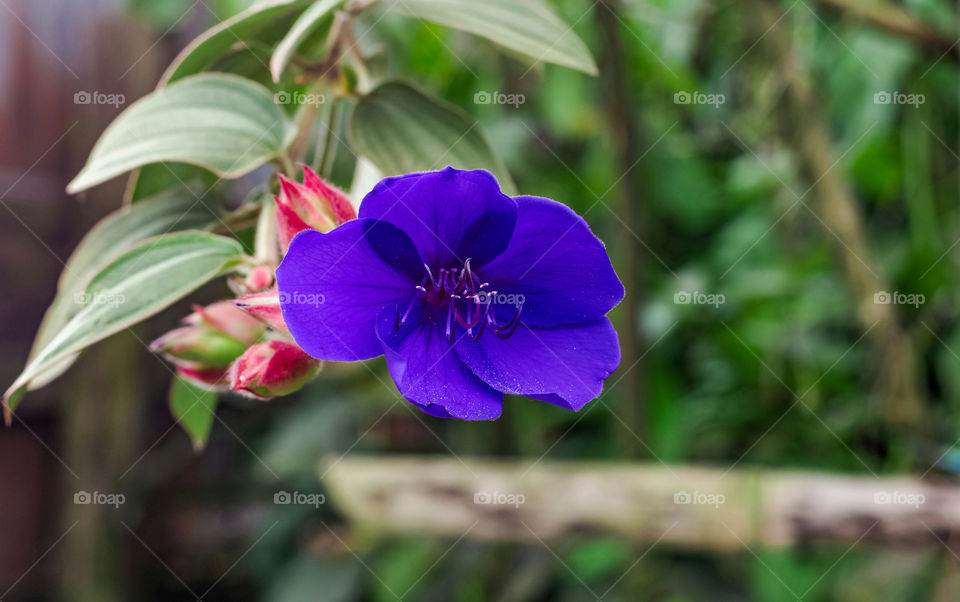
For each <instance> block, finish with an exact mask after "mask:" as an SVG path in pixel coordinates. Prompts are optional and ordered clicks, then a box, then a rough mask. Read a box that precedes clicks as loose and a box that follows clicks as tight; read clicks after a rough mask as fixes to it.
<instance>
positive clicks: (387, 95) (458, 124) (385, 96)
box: [347, 81, 515, 194]
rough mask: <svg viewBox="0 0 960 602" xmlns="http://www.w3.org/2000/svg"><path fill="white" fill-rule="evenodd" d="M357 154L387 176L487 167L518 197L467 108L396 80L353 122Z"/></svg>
mask: <svg viewBox="0 0 960 602" xmlns="http://www.w3.org/2000/svg"><path fill="white" fill-rule="evenodd" d="M347 133H348V136H349V139H350V145H351V146H352V147H353V150H354V151H355V152H356V153H357V154H359V155H362V156H363V157H366V158H367V159H369V160H370V161H371V162H373V164H374V165H376V166H377V168H378V169H379V170H380V171H381V172H383V174H384V175H385V176H393V175H399V174H405V173H411V172H416V171H432V170H436V169H440V168H443V167H446V166H447V165H449V166H451V167H456V168H458V169H486V170H488V171H490V172H491V173H493V175H495V176H496V177H497V179H498V180H499V181H500V186H501V188H503V190H504V192H506V193H507V194H514V193H515V189H514V184H513V180H512V179H511V178H510V174H509V173H508V172H507V168H506V167H505V166H504V165H503V162H501V161H500V159H499V158H498V157H497V156H496V155H495V154H494V152H493V149H492V148H490V144H489V143H487V139H486V137H484V135H483V133H482V132H481V131H480V129H479V126H478V125H477V123H476V122H475V121H474V120H473V118H472V117H470V115H469V114H467V113H466V112H465V111H463V109H460V108H459V107H457V106H455V105H452V104H450V103H447V102H444V101H442V100H438V99H435V98H430V97H429V96H427V95H426V94H424V93H423V92H421V91H420V90H417V89H416V88H413V87H411V86H410V85H408V84H405V83H403V82H397V81H390V82H385V83H383V84H381V85H380V86H378V87H377V88H375V89H374V90H373V91H372V92H370V94H369V95H368V96H365V97H363V98H361V99H360V101H359V102H358V103H357V106H356V108H355V109H354V111H353V115H352V116H351V118H350V125H349V127H348V131H347Z"/></svg>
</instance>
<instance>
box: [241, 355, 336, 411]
mask: <svg viewBox="0 0 960 602" xmlns="http://www.w3.org/2000/svg"><path fill="white" fill-rule="evenodd" d="M321 363H322V362H321V361H320V360H317V359H314V358H312V357H310V356H309V355H307V354H306V352H304V351H303V350H302V349H300V348H299V347H297V346H296V345H295V344H293V343H288V342H287V341H267V342H265V343H257V344H256V345H253V346H252V347H250V348H249V349H247V350H246V351H245V352H244V354H243V355H241V356H240V358H239V359H238V360H237V361H236V362H234V364H233V366H231V367H230V388H231V389H233V390H234V391H237V392H239V393H242V394H244V395H247V396H249V397H253V398H255V399H269V398H271V397H278V396H280V395H288V394H290V393H293V392H294V391H296V390H297V389H299V388H301V387H302V386H303V385H305V384H306V383H307V382H308V381H309V380H310V379H312V378H313V377H314V376H315V375H316V374H317V372H318V371H319V370H320V365H321Z"/></svg>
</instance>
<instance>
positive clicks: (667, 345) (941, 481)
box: [0, 0, 960, 601]
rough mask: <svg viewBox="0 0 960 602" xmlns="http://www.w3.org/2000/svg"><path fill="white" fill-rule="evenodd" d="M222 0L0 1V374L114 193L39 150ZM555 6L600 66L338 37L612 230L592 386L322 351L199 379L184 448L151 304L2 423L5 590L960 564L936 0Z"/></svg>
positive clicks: (140, 75)
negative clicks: (201, 428) (69, 192)
mask: <svg viewBox="0 0 960 602" xmlns="http://www.w3.org/2000/svg"><path fill="white" fill-rule="evenodd" d="M247 4H249V3H248V2H244V1H242V0H195V1H194V0H164V1H163V2H152V1H149V0H129V1H127V2H123V1H121V0H69V1H68V0H47V1H44V2H33V1H29V0H0V200H2V205H3V207H2V208H0V257H2V261H0V282H3V291H4V295H3V296H2V297H0V318H2V319H0V331H2V337H0V358H2V360H3V361H2V362H0V377H2V378H0V380H2V381H3V382H7V383H9V382H12V381H13V379H14V378H15V377H16V375H17V374H18V372H19V371H20V369H21V368H22V366H23V363H24V361H25V359H26V357H27V353H28V351H29V348H30V344H31V341H32V339H33V335H34V334H35V332H36V329H37V327H38V325H39V322H40V319H41V317H42V315H43V311H44V310H45V308H46V306H47V305H48V304H49V302H50V301H51V299H52V298H53V294H54V291H55V286H56V281H57V277H58V275H59V273H60V271H61V269H62V266H63V261H64V260H65V259H66V258H67V257H68V256H69V254H70V252H71V250H72V249H73V248H74V247H75V246H76V244H77V242H78V241H79V240H80V238H81V237H82V236H83V234H84V233H85V232H86V231H87V230H88V229H89V228H90V227H91V226H92V225H93V224H94V223H96V221H97V220H98V219H99V218H100V217H102V216H103V215H105V214H106V213H108V212H109V211H112V210H114V209H116V208H117V207H119V206H120V203H121V197H122V192H123V187H124V182H123V179H122V178H121V179H118V180H116V181H114V182H111V183H109V184H107V185H104V186H100V187H98V188H96V189H95V190H93V191H91V192H90V193H88V194H86V195H84V196H82V197H80V198H72V197H68V196H66V194H65V193H64V186H65V184H66V182H67V181H69V179H70V178H71V177H72V176H73V175H75V174H76V173H77V171H78V170H79V168H80V166H82V164H83V162H84V160H85V159H86V157H87V155H88V153H89V151H90V148H91V147H92V145H93V143H94V142H95V141H96V139H97V137H98V136H99V134H100V133H101V132H102V130H103V129H104V128H105V127H106V125H107V124H109V122H110V121H111V120H112V119H113V118H114V117H116V115H117V114H119V112H120V111H121V110H123V108H124V107H125V106H128V105H129V103H131V102H133V101H134V100H136V99H137V98H139V97H141V96H142V95H144V94H146V93H148V92H149V91H151V90H152V89H153V87H154V86H155V85H156V82H157V80H158V78H159V76H160V74H161V72H162V71H163V69H164V68H165V67H166V65H167V64H169V62H170V60H171V59H172V58H173V56H174V55H175V54H176V53H177V52H178V51H179V50H180V49H181V48H183V47H184V46H185V45H186V44H187V43H188V42H189V41H190V40H191V39H192V38H194V37H195V36H196V35H198V34H199V33H200V32H202V31H203V30H204V29H206V28H208V27H210V26H211V25H213V24H216V23H218V22H220V21H222V20H223V19H225V18H227V17H229V16H231V15H233V14H235V13H236V12H237V11H239V10H242V9H243V8H244V7H245V6H246V5H247ZM551 4H552V5H553V6H554V8H555V9H556V11H557V12H558V14H560V15H561V17H562V18H563V20H564V21H565V22H566V23H568V24H570V25H571V26H572V27H573V29H574V30H575V31H576V33H577V34H578V35H579V36H581V37H582V38H583V39H584V40H585V42H586V43H587V45H588V46H589V47H590V49H591V50H592V52H593V54H594V56H595V57H596V59H597V62H598V65H599V69H600V75H599V77H597V78H592V77H589V76H587V75H584V74H581V73H577V72H574V71H571V70H566V69H562V68H559V67H554V66H546V67H544V66H543V65H536V66H530V65H529V64H528V63H525V62H522V61H518V60H516V59H515V58H512V57H510V56H507V55H505V54H503V53H502V52H500V51H498V50H497V49H496V48H495V47H494V46H492V45H491V44H489V43H487V42H485V41H482V40H480V39H478V38H475V37H472V36H468V35H466V34H462V33H458V32H454V31H450V30H448V29H445V28H442V27H435V26H430V25H426V24H424V23H421V22H419V21H416V20H412V19H408V18H404V17H400V16H393V15H389V16H387V17H385V18H384V19H383V20H382V21H381V22H380V23H379V24H378V29H377V34H376V35H374V34H371V35H370V39H367V40H366V41H365V43H367V44H381V45H384V46H385V47H387V48H388V49H389V54H390V61H391V62H390V65H389V69H390V71H392V72H395V73H397V74H405V75H407V76H408V77H410V78H411V79H413V80H414V81H416V82H419V84H420V85H421V86H423V87H424V88H426V89H428V90H429V91H431V92H432V93H434V94H435V95H437V96H439V97H441V98H445V99H447V100H449V101H451V102H453V103H455V104H457V105H459V106H460V107H462V108H464V109H465V110H466V111H468V112H469V113H471V114H472V115H474V116H475V117H476V118H477V120H478V121H479V122H480V124H481V127H482V128H483V129H484V130H485V131H486V133H487V134H488V136H489V138H490V140H491V142H492V145H493V146H494V148H495V149H496V150H497V151H498V152H499V153H500V154H501V156H502V157H503V158H504V160H505V162H506V164H507V166H508V167H509V169H510V171H511V173H512V174H513V175H514V177H515V179H516V181H517V184H518V188H519V189H520V190H521V191H523V192H524V193H525V194H535V195H540V196H547V197H551V198H554V199H557V200H560V201H562V202H564V203H567V204H568V205H570V206H571V207H573V208H574V209H575V210H576V211H577V212H578V213H580V214H581V215H583V216H584V217H585V219H586V220H587V221H588V223H589V224H590V225H591V227H592V228H593V230H594V232H595V233H596V234H597V235H598V236H600V237H601V238H602V239H603V240H605V241H606V243H607V246H608V249H609V251H610V254H611V256H612V258H613V262H614V266H615V267H616V269H617V271H618V273H619V274H620V276H621V278H622V279H623V281H624V283H625V285H626V287H627V291H628V294H627V298H626V300H625V302H624V303H623V304H621V305H620V307H619V308H617V310H615V311H614V313H613V315H612V318H613V319H614V321H615V322H616V324H617V325H618V330H619V332H620V334H621V344H622V351H623V363H622V366H621V369H620V370H619V372H618V373H616V374H615V375H614V376H613V377H611V379H610V380H609V381H608V382H607V385H606V388H605V391H604V394H603V396H602V397H601V398H600V399H599V400H597V401H594V402H592V403H591V404H589V405H588V406H587V407H586V408H584V409H583V410H582V411H581V412H579V413H572V412H568V411H566V410H562V409H560V408H558V407H554V406H551V405H547V404H542V403H538V402H534V401H531V400H528V399H523V398H508V399H507V401H506V404H505V408H504V414H503V417H502V418H501V419H500V420H498V421H496V422H493V423H457V422H452V421H443V420H439V419H434V418H431V417H429V416H426V415H420V414H417V413H415V411H413V410H411V409H410V408H409V406H408V405H407V404H405V402H402V401H400V402H398V398H397V393H396V391H395V389H393V385H392V383H390V379H389V378H388V377H387V374H386V370H385V366H384V364H383V362H382V360H372V361H370V362H366V364H365V365H328V366H327V368H326V370H325V372H324V374H323V375H322V376H321V377H320V378H319V379H318V380H317V381H315V383H314V384H313V385H311V386H310V387H309V388H307V389H305V390H304V391H301V392H300V393H299V394H297V395H295V396H291V397H288V398H283V399H277V400H274V401H272V402H270V403H269V404H262V403H259V402H250V401H246V400H241V399H236V398H225V399H224V400H223V401H222V402H221V404H220V407H219V409H218V420H217V421H216V423H215V424H214V428H213V433H212V436H211V438H210V441H209V444H208V446H207V449H206V450H205V451H204V452H203V453H200V454H197V453H195V452H194V451H193V450H192V448H191V445H190V441H189V439H188V438H187V436H186V435H185V434H184V433H183V432H182V431H181V430H180V429H179V428H178V427H177V426H176V425H175V424H174V421H173V419H172V418H171V417H170V413H169V411H168V408H167V400H166V392H167V388H168V383H169V379H170V371H169V368H168V367H167V366H166V365H165V364H164V363H163V361H161V360H160V359H159V358H158V357H156V356H153V355H152V354H150V353H149V352H148V351H147V350H146V348H145V347H144V345H143V342H146V341H150V340H152V338H153V337H155V336H157V335H159V334H160V333H162V332H165V331H166V330H168V329H170V328H171V327H172V326H173V325H174V324H175V323H176V321H177V320H178V319H179V318H180V317H181V316H182V315H184V314H185V313H187V312H188V311H189V305H188V303H187V302H184V303H181V304H178V306H177V307H174V308H171V309H170V310H169V311H167V312H165V313H164V314H162V315H161V316H159V317H157V318H155V319H153V320H151V321H150V322H149V323H148V324H146V325H145V326H141V327H138V328H135V329H133V332H131V333H124V334H121V335H117V336H115V337H113V338H111V339H109V340H108V341H106V342H104V343H102V344H100V345H98V346H97V347H95V348H94V349H92V350H90V351H88V352H87V353H85V354H84V356H83V358H82V359H81V361H80V362H78V364H77V365H75V366H74V367H73V368H72V369H71V370H70V371H69V372H68V373H67V374H66V375H65V376H64V377H63V378H61V379H60V380H58V381H56V382H55V383H54V384H52V385H50V386H48V387H46V388H44V389H42V390H39V391H37V392H35V393H32V394H31V395H30V397H29V398H28V400H27V403H24V404H23V405H22V406H21V409H20V410H19V411H18V419H17V420H15V422H14V425H13V426H12V427H11V428H8V429H3V430H0V459H2V461H0V599H2V600H10V601H15V600H71V601H72V600H82V601H86V600H91V601H96V600H199V599H201V598H202V599H204V600H209V601H213V600H270V601H293V600H384V601H390V600H399V599H403V600H457V601H461V600H462V601H473V600H564V601H566V600H570V601H577V600H598V599H604V600H670V601H681V600H799V599H803V600H811V601H812V600H934V599H936V600H956V599H958V597H960V590H958V586H960V493H958V486H957V484H956V478H957V473H958V471H960V450H955V446H956V445H957V444H958V443H960V441H958V437H960V303H958V293H960V276H958V260H960V250H958V249H957V248H956V247H957V246H958V243H960V205H958V195H960V170H958V166H960V156H958V153H960V116H958V99H960V80H958V62H960V50H958V46H960V44H958V18H960V6H958V4H957V3H955V2H950V1H948V0H897V1H891V0H887V1H876V2H874V1H872V0H795V1H793V0H785V1H783V2H779V1H775V0H715V1H709V0H619V1H618V0H600V1H598V2H592V1H591V0H551ZM367 25H369V23H365V22H360V23H358V24H357V28H358V31H363V30H364V27H365V26H367ZM374 38H376V39H374ZM96 93H100V94H101V95H116V96H114V97H113V98H114V99H115V100H117V102H115V103H113V104H97V103H89V104H84V102H83V98H84V97H83V94H88V95H94V94H96ZM78 94H79V95H80V96H77V95H78ZM498 95H499V96H498ZM510 95H513V96H510ZM498 99H499V100H498ZM345 155H348V153H346V152H344V153H341V154H340V156H341V157H342V159H341V163H343V165H340V164H339V163H338V165H337V171H336V172H335V178H334V179H335V180H336V181H337V183H338V184H340V185H341V186H345V187H346V186H348V185H349V184H350V181H349V178H350V174H351V173H352V169H351V165H350V158H349V156H345ZM268 176H269V171H266V172H257V173H255V174H253V175H252V176H249V177H248V178H246V179H245V181H242V182H239V183H232V184H229V185H226V186H222V187H221V188H219V189H218V190H217V191H215V192H214V193H213V194H214V196H217V195H219V197H218V198H219V200H221V201H223V202H225V203H231V202H232V203H233V204H236V203H237V202H239V201H240V200H241V199H242V198H243V190H244V187H245V186H246V188H247V189H249V187H251V186H253V185H255V183H256V182H257V181H263V180H265V179H266V178H267V177H268ZM246 180H249V182H248V181H246ZM225 294H226V289H225V287H224V286H223V285H222V284H215V285H211V286H210V287H207V288H206V289H204V290H203V291H201V292H200V293H199V294H198V295H196V298H195V300H197V301H201V302H202V301H212V300H214V299H217V298H223V297H224V295H225ZM83 492H88V493H92V492H101V493H109V494H113V495H117V494H119V495H122V496H123V503H122V504H117V505H115V506H110V505H96V504H84V503H82V499H81V500H78V499H77V498H76V496H77V495H78V494H80V493H83ZM294 493H298V494H301V495H300V497H299V499H301V500H302V499H304V497H303V496H304V495H306V496H311V495H312V496H314V497H313V498H310V499H313V500H316V501H317V503H316V504H311V503H299V504H297V503H293V504H285V503H283V494H288V495H291V496H293V494H294ZM277 496H280V497H279V498H278V497H277ZM321 501H322V502H323V503H320V502H321ZM275 502H276V503H275Z"/></svg>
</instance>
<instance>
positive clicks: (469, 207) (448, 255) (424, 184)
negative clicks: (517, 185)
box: [360, 167, 517, 268]
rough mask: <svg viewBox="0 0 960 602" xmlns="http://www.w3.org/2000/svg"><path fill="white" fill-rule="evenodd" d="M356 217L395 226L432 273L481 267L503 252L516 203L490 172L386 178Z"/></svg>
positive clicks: (366, 198)
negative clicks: (411, 242) (412, 243)
mask: <svg viewBox="0 0 960 602" xmlns="http://www.w3.org/2000/svg"><path fill="white" fill-rule="evenodd" d="M360 217H361V218H372V219H378V220H383V221H387V222H390V223H392V224H395V225H396V226H397V227H399V228H400V229H401V230H403V231H404V232H406V233H407V234H408V235H409V236H410V238H411V240H413V242H414V244H415V245H416V246H417V249H419V250H420V253H421V255H422V256H423V258H424V260H425V261H426V262H427V263H428V264H429V265H430V266H431V267H433V268H444V267H459V266H461V265H463V263H464V261H466V260H467V259H471V260H472V262H471V263H472V264H473V265H474V266H478V265H483V264H485V263H487V262H489V261H491V260H492V259H493V258H494V257H496V256H497V255H499V254H500V253H501V252H503V250H504V249H506V248H507V244H509V242H510V237H511V235H512V234H513V228H514V224H515V223H516V220H517V203H516V201H514V200H513V199H511V198H510V197H508V196H506V195H505V194H503V193H502V192H500V185H499V184H498V183H497V180H496V178H494V177H493V176H492V175H491V174H490V173H489V172H486V171H483V170H476V171H460V170H457V169H453V168H452V167H448V168H446V169H444V170H443V171H433V172H427V173H417V174H410V175H406V176H397V177H394V178H386V179H384V180H382V181H381V182H380V183H379V184H377V185H376V187H374V189H373V190H372V191H371V192H370V194H368V195H367V196H366V197H364V199H363V201H362V202H361V203H360Z"/></svg>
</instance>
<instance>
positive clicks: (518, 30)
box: [389, 0, 597, 75]
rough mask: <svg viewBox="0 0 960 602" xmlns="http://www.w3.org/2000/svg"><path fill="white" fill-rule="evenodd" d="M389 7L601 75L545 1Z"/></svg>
mask: <svg viewBox="0 0 960 602" xmlns="http://www.w3.org/2000/svg"><path fill="white" fill-rule="evenodd" d="M389 8H390V10H394V11H398V12H401V13H403V14H405V15H409V16H411V17H416V18H418V19H423V20H425V21H431V22H433V23H439V24H440V25H446V26H447V27H453V28H456V29H461V30H463V31H467V32H470V33H472V34H475V35H478V36H482V37H485V38H487V39H488V40H490V41H492V42H494V43H496V44H499V45H501V46H503V47H504V48H507V49H510V50H513V51H516V52H519V53H520V54H523V55H525V56H528V57H530V58H532V59H533V60H534V61H535V62H540V61H545V62H548V63H555V64H557V65H563V66H564V67H571V68H573V69H577V70H579V71H583V72H585V73H589V74H590V75H596V74H597V65H596V63H594V61H593V57H592V56H590V51H589V50H587V47H586V46H585V45H584V43H583V42H582V41H581V40H580V38H578V37H577V34H575V33H574V32H573V29H572V28H571V27H569V26H567V24H566V23H564V22H563V21H562V20H560V18H559V17H557V15H555V14H554V12H553V10H552V9H551V8H550V7H549V6H548V5H547V4H546V3H544V2H543V1H542V0H523V1H522V2H519V1H517V0H484V1H483V2H477V1H476V0H403V1H402V2H394V3H392V4H390V6H389Z"/></svg>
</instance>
